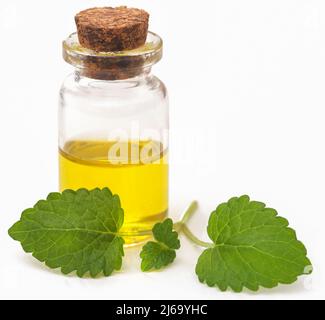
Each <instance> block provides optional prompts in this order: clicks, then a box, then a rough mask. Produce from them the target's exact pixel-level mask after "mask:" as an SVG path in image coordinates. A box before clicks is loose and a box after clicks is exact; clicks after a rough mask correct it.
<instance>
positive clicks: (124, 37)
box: [75, 6, 149, 52]
mask: <svg viewBox="0 0 325 320" xmlns="http://www.w3.org/2000/svg"><path fill="white" fill-rule="evenodd" d="M75 21H76V25H77V32H78V38H79V42H80V44H81V45H82V46H83V47H85V48H87V49H91V50H94V51H97V52H111V51H123V50H132V49H135V48H138V47H140V46H142V45H144V44H145V42H146V38H147V33H148V24H149V14H148V13H147V12H146V11H144V10H141V9H134V8H127V7H125V6H123V7H116V8H112V7H104V8H91V9H87V10H84V11H81V12H79V13H78V14H77V15H76V17H75Z"/></svg>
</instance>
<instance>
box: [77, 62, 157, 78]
mask: <svg viewBox="0 0 325 320" xmlns="http://www.w3.org/2000/svg"><path fill="white" fill-rule="evenodd" d="M150 74H151V67H145V68H144V67H143V66H142V67H118V68H109V69H105V68H97V67H94V68H91V67H89V68H88V67H87V68H77V69H75V75H76V76H77V77H85V78H90V79H95V80H108V81H115V80H117V81H122V80H132V79H135V78H138V79H139V80H140V79H141V78H146V77H148V76H149V75H150Z"/></svg>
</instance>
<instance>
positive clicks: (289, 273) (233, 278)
mask: <svg viewBox="0 0 325 320" xmlns="http://www.w3.org/2000/svg"><path fill="white" fill-rule="evenodd" d="M208 235H209V237H210V239H211V240H212V241H213V243H214V245H212V248H209V249H206V250H205V251H204V252H203V253H202V254H201V256H200V257H199V260H198V263H197V266H196V274H197V275H198V277H199V280H200V281H201V282H203V283H206V284H207V285H208V286H210V287H213V286H218V287H219V288H220V290H222V291H225V290H227V288H228V287H230V288H231V289H232V290H234V291H235V292H240V291H242V290H243V288H244V287H246V288H248V289H250V290H253V291H256V290H258V289H259V286H262V287H265V288H273V287H275V286H277V285H278V284H280V283H282V284H290V283H293V282H295V281H296V280H297V277H298V276H299V275H302V274H306V273H310V272H311V270H312V268H311V262H310V261H309V259H308V258H307V257H306V255H307V251H306V249H305V247H304V245H303V244H302V243H301V242H300V241H298V240H297V238H296V234H295V231H294V230H292V229H291V228H289V227H288V221H287V220H286V219H284V218H282V217H279V216H278V215H277V212H276V211H275V210H274V209H270V208H266V207H265V204H264V203H262V202H256V201H250V199H249V197H248V196H242V197H240V198H232V199H230V200H229V201H228V202H227V203H223V204H221V205H220V206H218V207H217V209H216V211H214V212H212V214H211V216H210V220H209V224H208Z"/></svg>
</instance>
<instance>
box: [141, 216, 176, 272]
mask: <svg viewBox="0 0 325 320" xmlns="http://www.w3.org/2000/svg"><path fill="white" fill-rule="evenodd" d="M152 233H153V236H154V238H155V240H157V242H154V241H149V242H148V243H147V244H145V245H144V247H143V248H142V251H141V254H140V257H141V259H142V263H141V270H142V271H144V272H145V271H150V270H153V269H154V270H159V269H161V268H163V267H165V266H167V265H169V264H171V263H172V262H173V261H174V260H175V258H176V251H175V250H177V249H179V248H180V246H181V245H180V241H179V239H178V233H177V232H176V231H173V221H172V220H171V219H166V220H165V221H164V222H162V223H157V224H156V225H155V226H154V227H153V230H152Z"/></svg>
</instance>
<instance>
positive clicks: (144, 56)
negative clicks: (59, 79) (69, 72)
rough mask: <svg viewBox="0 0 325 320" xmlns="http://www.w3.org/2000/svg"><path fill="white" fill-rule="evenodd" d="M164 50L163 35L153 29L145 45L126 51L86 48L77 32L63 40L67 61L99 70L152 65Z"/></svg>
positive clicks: (74, 64) (64, 54) (81, 66)
mask: <svg viewBox="0 0 325 320" xmlns="http://www.w3.org/2000/svg"><path fill="white" fill-rule="evenodd" d="M162 51H163V41H162V39H161V37H160V36H159V35H157V34H156V33H153V32H151V31H149V32H148V36H147V40H146V43H145V44H144V45H143V46H141V47H139V48H136V49H133V50H125V51H115V52H96V51H93V50H90V49H87V48H84V47H82V46H81V45H80V43H79V40H78V34H77V33H76V32H75V33H72V34H71V35H70V36H69V37H68V38H67V39H66V40H64V41H63V58H64V60H65V61H66V62H67V63H69V64H71V65H73V66H74V67H76V68H78V69H93V70H97V71H98V72H99V71H110V70H115V71H116V70H117V69H121V70H122V69H125V68H127V69H134V68H136V69H139V68H146V67H150V66H152V65H154V64H155V63H157V62H158V61H160V60H161V58H162Z"/></svg>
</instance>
